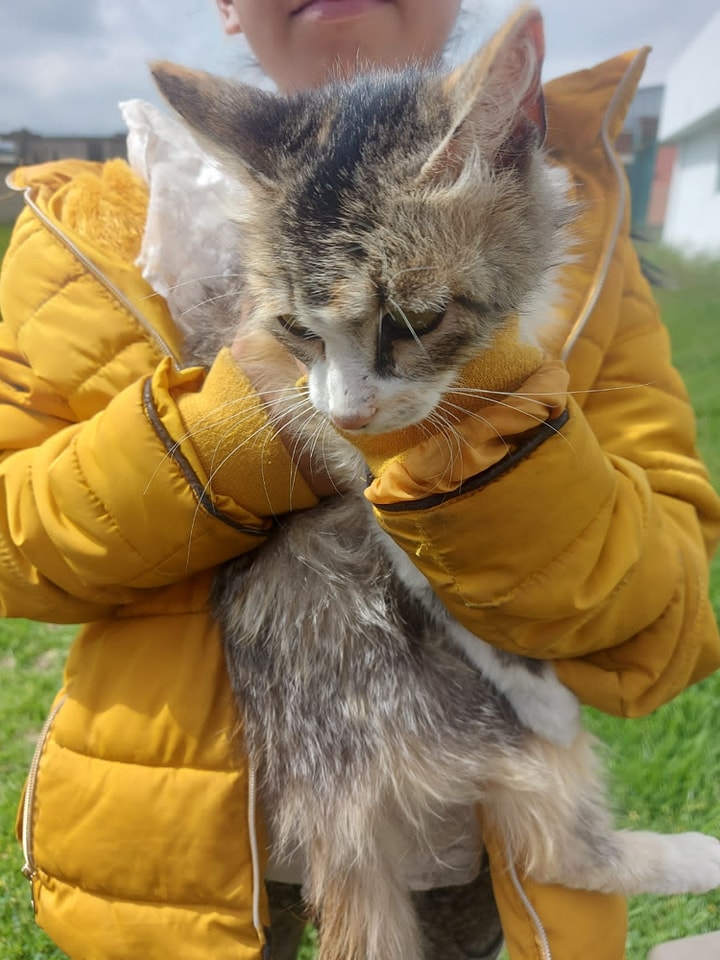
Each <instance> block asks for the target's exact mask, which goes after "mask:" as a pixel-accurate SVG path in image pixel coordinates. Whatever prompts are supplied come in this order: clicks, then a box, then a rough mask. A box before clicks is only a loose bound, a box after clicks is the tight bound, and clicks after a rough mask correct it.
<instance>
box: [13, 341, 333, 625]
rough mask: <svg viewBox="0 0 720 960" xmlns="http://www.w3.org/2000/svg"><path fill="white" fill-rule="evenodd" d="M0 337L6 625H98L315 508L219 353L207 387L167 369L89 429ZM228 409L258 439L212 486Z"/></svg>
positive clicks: (130, 390) (192, 375) (250, 394)
mask: <svg viewBox="0 0 720 960" xmlns="http://www.w3.org/2000/svg"><path fill="white" fill-rule="evenodd" d="M0 336H1V339H0V344H1V345H0V382H1V383H2V386H1V387H0V390H1V391H2V394H1V400H0V402H1V403H2V407H3V416H2V425H1V426H0V433H1V434H2V446H3V448H4V452H3V454H2V459H1V460H0V611H1V612H2V614H3V615H4V616H12V617H30V618H34V619H44V620H53V621H80V620H87V619H94V618H96V617H98V616H102V615H107V614H108V612H109V611H110V610H111V609H112V608H113V607H115V606H117V605H118V604H123V603H128V602H131V601H132V600H134V599H137V596H138V592H139V591H142V590H146V589H148V588H153V587H161V586H164V585H166V584H168V583H171V582H174V581H177V580H181V579H183V578H185V577H186V576H188V575H189V574H191V573H193V572H195V571H197V570H201V569H205V568H208V567H211V566H214V565H216V564H218V563H221V562H223V561H225V560H228V559H230V558H231V557H233V556H236V555H238V554H241V553H243V552H245V551H247V550H251V549H253V548H255V547H257V546H259V544H260V543H261V542H262V541H263V538H264V536H265V535H266V534H267V532H268V530H269V529H270V528H271V526H272V517H273V515H274V514H280V513H283V512H286V511H287V510H290V509H293V508H297V507H303V506H310V505H312V504H313V503H314V502H316V501H315V498H314V495H313V494H312V493H311V492H310V490H309V489H308V488H307V486H306V485H305V484H304V482H303V480H302V478H301V477H299V476H298V475H297V471H296V470H294V469H293V466H292V464H291V461H290V458H289V456H288V454H287V453H286V451H285V449H284V447H283V446H282V444H281V443H280V442H279V441H278V440H277V439H275V438H274V436H273V434H272V432H271V431H265V430H264V429H263V427H264V424H265V414H264V412H263V410H262V408H261V407H260V405H259V401H258V400H257V398H256V395H255V393H254V391H252V389H251V388H250V386H249V384H248V382H247V381H246V380H245V378H244V377H243V376H242V375H241V373H240V372H239V370H238V368H237V366H236V364H235V363H234V362H233V361H232V359H231V358H230V357H229V355H228V354H227V353H223V354H221V355H220V357H219V358H218V360H217V362H216V364H215V365H214V366H213V368H212V369H211V370H210V372H209V374H208V376H207V378H206V379H205V380H204V378H203V374H202V372H201V371H199V370H193V371H190V372H186V373H178V372H177V371H175V370H174V369H173V367H172V365H171V363H170V361H164V362H163V363H161V364H160V365H159V366H158V368H157V370H156V371H155V372H154V374H153V376H152V377H147V378H145V379H140V380H138V381H137V382H136V383H133V384H132V385H130V386H128V387H127V388H126V389H124V390H122V391H121V392H120V393H119V394H118V396H117V397H115V398H114V399H113V400H112V401H111V402H110V403H109V405H108V406H107V408H106V409H104V410H103V411H101V412H100V413H98V414H97V415H96V416H94V417H93V418H92V419H90V420H89V421H86V422H80V423H70V422H68V421H67V420H64V419H63V416H62V414H63V410H62V401H61V400H60V399H59V398H57V397H55V396H52V395H48V394H47V392H46V391H45V389H44V385H43V384H42V382H41V381H38V380H37V379H36V378H34V377H33V374H32V371H30V370H29V369H28V368H27V367H26V366H25V365H24V363H23V361H22V358H21V357H20V356H19V355H18V354H17V352H16V348H14V347H13V345H12V343H11V342H10V338H9V337H8V330H7V328H6V327H4V326H0ZM203 380H204V382H203ZM230 395H232V398H233V403H234V404H235V402H236V401H237V405H234V406H233V410H234V411H237V410H242V429H243V430H244V431H245V433H244V435H247V436H250V435H252V434H253V433H254V431H255V430H258V431H260V432H259V433H258V434H257V435H256V436H255V438H254V440H252V441H251V442H249V443H248V444H246V445H245V446H241V447H239V448H238V450H237V453H236V454H234V455H230V457H231V458H230V459H229V460H228V462H227V463H226V464H224V465H223V466H222V468H221V470H220V471H219V472H218V474H217V475H216V476H215V477H214V478H213V479H212V480H211V479H210V478H211V473H212V472H213V470H214V469H215V465H218V466H219V465H220V463H221V460H222V459H223V457H224V456H226V455H229V454H228V453H227V451H225V450H223V451H222V453H221V454H220V453H218V447H219V444H220V443H221V442H222V439H223V437H224V434H225V432H226V430H227V424H226V423H225V422H224V420H225V418H226V417H227V414H225V413H223V412H222V410H223V404H224V403H225V402H226V400H227V398H228V396H230ZM218 457H219V459H218ZM213 459H215V465H213ZM291 478H293V479H294V481H295V486H294V490H293V491H292V492H291V489H290V484H291Z"/></svg>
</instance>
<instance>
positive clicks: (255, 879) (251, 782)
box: [248, 758, 265, 943]
mask: <svg viewBox="0 0 720 960" xmlns="http://www.w3.org/2000/svg"><path fill="white" fill-rule="evenodd" d="M256 807H257V773H256V771H255V764H254V762H253V761H252V760H251V759H249V758H248V836H249V838H250V860H251V863H252V922H253V926H254V927H255V931H256V932H257V935H258V937H259V939H260V943H264V942H265V930H264V929H263V924H262V920H261V917H260V852H259V845H258V838H257V822H256V817H255V812H256Z"/></svg>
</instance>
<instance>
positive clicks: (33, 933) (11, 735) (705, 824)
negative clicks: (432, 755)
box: [0, 226, 720, 960]
mask: <svg viewBox="0 0 720 960" xmlns="http://www.w3.org/2000/svg"><path fill="white" fill-rule="evenodd" d="M6 239H7V231H6V230H5V229H4V228H3V227H2V226H0V251H1V250H2V248H3V242H4V241H6ZM658 256H659V257H660V258H661V260H662V262H663V263H664V264H665V265H666V267H667V269H668V270H669V271H670V275H671V277H672V279H673V281H674V283H675V288H673V289H664V290H660V291H659V292H658V297H659V299H660V301H661V303H662V307H663V312H664V316H665V318H666V321H667V323H668V326H669V328H670V331H671V334H672V338H673V345H674V351H675V358H676V363H677V365H678V366H679V367H680V369H681V371H682V372H683V374H684V376H685V378H686V382H687V385H688V389H689V390H690V393H691V396H692V398H693V401H694V403H695V406H696V409H697V412H698V429H699V445H700V448H701V450H702V451H703V453H704V455H705V457H706V459H707V461H708V464H709V465H710V467H711V470H712V472H713V475H714V478H715V481H716V483H717V484H720V264H717V263H715V264H713V263H701V262H695V263H689V264H686V263H683V262H681V261H679V260H677V259H676V258H673V257H670V256H669V255H666V254H664V253H662V252H660V253H659V254H658ZM712 591H713V599H714V602H715V608H716V611H717V612H719V613H720V564H718V563H717V562H716V564H715V566H714V571H713V586H712ZM71 634H72V630H71V629H69V628H60V627H51V626H37V625H32V624H29V623H24V622H14V623H13V622H5V623H2V622H0V690H1V691H2V695H1V697H0V731H2V735H0V957H1V958H2V960H39V958H55V960H58V958H60V957H61V956H62V955H61V954H60V953H59V952H58V951H57V950H55V949H54V948H53V947H52V946H51V945H50V944H49V942H48V940H47V938H46V937H45V936H44V935H43V934H42V932H40V931H38V930H37V929H36V928H35V926H34V923H33V918H32V911H31V909H30V906H29V904H28V886H27V883H26V881H25V880H24V879H23V877H22V876H21V875H20V866H21V865H22V857H21V854H20V852H19V849H18V847H17V845H16V843H15V840H14V838H13V836H12V833H13V821H14V816H15V806H16V801H17V797H18V795H19V793H20V789H21V784H22V780H23V777H24V773H25V770H26V768H27V765H28V762H29V759H30V756H31V753H32V749H33V743H34V738H35V736H36V734H37V732H38V730H39V728H40V726H41V724H42V721H43V719H44V716H45V712H46V709H47V706H48V704H49V702H50V699H51V697H52V694H53V691H54V690H55V688H56V686H57V684H58V681H59V678H60V673H61V666H62V661H63V657H64V654H65V652H66V650H67V647H68V644H69V642H70V638H71ZM719 704H720V674H719V675H717V676H715V677H713V678H710V679H709V680H707V681H705V682H704V683H702V684H699V685H698V686H697V687H695V688H693V689H691V690H689V691H687V692H686V693H685V694H683V695H682V696H681V697H680V698H678V700H676V701H675V702H674V703H673V704H670V705H669V706H667V707H664V708H663V709H661V710H659V711H658V712H657V713H656V714H654V715H653V716H652V717H649V718H647V719H644V720H639V721H632V722H628V721H624V722H623V721H617V720H614V719H612V718H609V717H605V716H601V715H599V714H596V713H594V712H592V711H587V714H588V723H589V725H590V726H591V728H592V729H593V730H594V731H595V732H596V733H597V734H598V735H599V736H601V737H602V739H603V740H605V742H606V743H608V744H609V745H610V747H611V749H610V751H608V756H609V764H610V774H611V779H612V782H613V794H614V798H615V802H616V806H617V809H618V811H619V813H618V820H619V822H620V823H621V824H625V825H629V826H636V827H639V826H642V827H648V828H655V829H659V830H669V831H675V830H684V829H700V830H705V831H708V832H713V833H715V834H717V835H720V803H719V802H718V798H717V797H718V783H719V782H720V737H719V736H718V734H717V729H716V727H715V721H716V718H717V715H718V705H719ZM630 909H631V933H630V938H629V944H628V960H645V957H646V954H647V951H648V950H649V948H650V947H651V946H652V945H653V944H655V943H659V942H661V941H663V940H666V939H670V938H672V937H677V936H684V935H689V934H693V933H702V932H706V931H709V930H713V929H717V928H720V916H718V912H719V911H720V894H718V893H714V894H711V895H709V896H705V897H672V898H655V897H638V898H637V899H635V900H634V901H633V902H632V903H631V908H630ZM304 953H305V960H309V958H310V956H311V954H312V949H311V948H310V947H309V946H308V947H307V948H306V949H305V950H304Z"/></svg>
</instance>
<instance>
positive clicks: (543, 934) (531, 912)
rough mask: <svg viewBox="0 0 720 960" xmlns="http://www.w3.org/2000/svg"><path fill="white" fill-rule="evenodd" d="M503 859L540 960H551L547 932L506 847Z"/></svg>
mask: <svg viewBox="0 0 720 960" xmlns="http://www.w3.org/2000/svg"><path fill="white" fill-rule="evenodd" d="M505 859H506V860H507V864H508V873H509V874H510V879H511V880H512V885H513V886H514V887H515V892H516V893H517V895H518V896H519V897H520V900H521V902H522V905H523V907H525V912H526V913H527V915H528V917H529V918H530V923H531V924H532V926H533V929H534V931H535V939H536V940H537V943H538V946H539V947H540V955H541V960H552V951H551V950H550V939H549V937H548V935H547V930H546V929H545V927H544V926H543V922H542V920H541V919H540V916H539V914H538V912H537V910H536V909H535V907H534V906H533V905H532V903H530V899H529V897H528V895H527V894H526V893H525V891H524V890H523V887H522V884H521V883H520V878H519V877H518V875H517V870H516V869H515V864H514V863H513V861H512V858H511V856H510V848H509V847H506V849H505Z"/></svg>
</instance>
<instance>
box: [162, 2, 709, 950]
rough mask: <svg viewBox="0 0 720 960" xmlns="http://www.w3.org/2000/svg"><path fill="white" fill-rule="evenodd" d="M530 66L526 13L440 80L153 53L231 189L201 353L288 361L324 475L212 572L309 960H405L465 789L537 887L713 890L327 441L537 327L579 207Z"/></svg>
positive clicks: (689, 844) (541, 672)
mask: <svg viewBox="0 0 720 960" xmlns="http://www.w3.org/2000/svg"><path fill="white" fill-rule="evenodd" d="M541 58H542V38H541V31H540V26H539V15H537V14H536V13H535V12H534V11H527V10H526V11H524V12H523V13H521V14H520V15H518V17H517V18H516V20H515V21H514V24H513V26H512V28H511V29H508V30H506V31H504V32H503V34H502V35H501V36H500V38H499V39H496V40H494V41H493V42H491V43H490V44H489V45H487V46H486V47H484V48H483V49H482V50H480V51H479V52H478V53H477V54H476V55H475V56H474V57H472V58H471V59H470V60H469V61H468V63H467V64H466V65H465V66H464V67H462V68H459V69H458V70H456V71H454V72H453V73H451V74H445V73H443V72H442V71H440V70H439V69H438V70H432V69H424V68H423V69H421V68H408V69H406V70H404V71H398V72H393V73H390V72H381V73H367V74H362V75H360V76H358V77H357V78H355V79H354V80H351V81H341V80H338V81H333V82H330V83H328V85H327V86H324V87H322V88H320V89H317V90H313V91H306V92H301V93H297V94H294V95H292V96H281V95H277V94H273V93H269V92H264V91H259V90H255V89H253V88H251V87H248V86H246V85H243V84H239V83H235V82H232V81H228V80H223V79H219V78H215V77H212V76H210V75H207V74H201V73H197V72H193V71H189V70H186V69H184V68H181V67H177V66H174V65H172V64H157V65H155V66H154V69H153V73H154V76H155V79H156V82H157V84H158V86H159V88H160V90H161V92H162V94H163V95H164V97H165V98H166V100H167V101H168V103H169V104H170V105H171V106H172V107H173V108H174V109H175V110H176V111H177V112H178V113H179V115H180V116H181V117H182V118H183V119H184V120H185V122H186V123H187V124H188V125H189V127H190V128H191V129H192V130H193V131H194V132H195V134H196V135H197V136H198V138H199V139H200V141H201V142H202V143H203V145H204V146H205V147H206V149H208V151H210V152H211V153H213V154H214V155H215V156H217V157H218V158H219V162H221V163H222V164H223V165H224V167H225V169H226V170H227V173H228V177H230V178H234V179H238V180H239V181H240V182H241V183H242V184H243V185H244V187H245V190H246V198H245V200H244V201H243V203H242V205H241V209H238V210H236V211H235V216H236V217H237V219H238V221H239V223H240V231H241V234H242V237H243V254H242V264H241V265H239V267H238V272H241V271H242V274H243V282H242V283H241V284H238V289H237V298H236V300H237V307H236V308H235V309H234V310H231V311H229V312H228V311H226V312H225V316H224V320H223V321H217V322H214V326H215V335H216V336H218V337H219V340H217V342H215V341H212V343H213V346H212V350H214V349H215V348H216V346H217V343H219V342H223V341H224V342H229V340H230V339H231V338H232V336H233V334H234V332H235V330H236V328H237V326H238V324H239V323H244V324H247V325H248V328H252V327H253V326H255V327H260V328H262V329H267V330H269V331H270V332H271V333H272V334H273V335H274V336H275V337H277V338H278V340H280V342H281V343H283V344H284V345H285V346H286V347H287V349H288V350H289V351H290V352H291V353H292V354H294V355H295V356H296V357H297V358H298V359H299V360H300V361H301V362H302V363H303V364H304V365H305V367H306V368H307V371H308V376H307V385H306V386H305V387H298V388H297V389H294V390H292V391H288V397H287V403H288V410H289V413H288V417H291V418H294V422H295V425H296V429H297V436H298V445H299V446H303V445H307V446H308V448H311V447H312V448H314V449H317V450H318V451H320V455H321V456H322V458H323V459H324V466H325V468H326V469H328V470H329V471H330V473H331V475H332V476H333V477H335V478H336V479H337V482H338V486H339V487H340V488H341V489H342V490H343V495H342V496H338V497H333V498H329V499H326V500H323V501H321V502H320V504H319V505H318V506H317V507H316V508H314V509H312V510H308V511H305V512H299V513H297V514H293V515H291V516H287V517H282V518H280V519H279V521H278V523H277V524H276V526H275V529H274V531H273V533H272V534H271V535H270V537H269V538H268V540H267V542H266V543H265V545H264V546H263V547H262V549H260V550H259V551H257V552H256V553H254V554H252V555H250V556H246V557H243V558H240V559H238V560H236V561H233V562H232V563H230V564H228V565H227V566H226V567H225V568H224V569H223V570H222V571H221V572H220V573H219V574H218V576H217V577H216V582H215V586H214V608H215V612H216V615H217V617H218V619H219V622H220V624H221V625H222V629H223V634H224V637H225V644H226V653H227V663H228V669H229V673H230V677H231V680H232V684H233V687H234V690H235V693H236V696H237V702H238V706H239V710H240V712H241V715H242V719H243V731H244V737H245V742H246V746H247V750H248V754H249V757H250V761H251V763H252V765H253V766H254V768H255V769H257V771H258V773H259V776H260V781H261V784H262V794H263V800H264V804H265V808H266V811H267V815H268V818H269V820H270V822H271V826H272V835H273V837H274V843H275V845H276V847H277V850H278V851H279V853H280V854H281V855H282V854H287V855H290V854H292V853H293V851H295V850H297V849H299V850H301V851H302V852H303V854H304V858H305V861H306V865H307V875H306V877H305V893H306V896H307V899H308V902H309V904H310V906H311V908H312V910H313V911H314V913H315V914H316V915H317V916H318V917H319V918H320V924H321V937H320V958H321V960H341V958H342V960H419V958H420V957H421V956H422V955H423V945H422V937H421V933H420V926H419V923H418V918H417V916H416V914H415V912H414V910H413V906H412V898H411V895H410V892H409V890H408V883H407V877H406V875H405V863H406V861H407V857H408V853H409V851H413V850H416V849H421V850H423V849H425V850H428V851H429V852H430V853H432V852H437V854H438V856H440V855H441V853H440V851H442V850H443V849H445V848H446V846H447V845H448V844H452V843H453V842H455V841H457V840H459V839H460V838H459V836H456V835H454V832H453V831H454V830H456V827H455V825H456V824H457V823H459V822H462V811H464V810H466V809H467V808H468V807H472V806H473V805H475V804H479V805H481V806H482V809H483V815H484V817H485V819H486V821H487V822H488V823H490V824H492V825H493V826H494V827H495V828H496V829H497V830H498V831H499V832H500V834H501V835H502V836H503V837H504V839H505V843H506V846H507V852H508V856H509V858H510V860H511V861H512V862H514V863H516V864H518V865H519V867H520V868H521V869H522V870H524V871H526V872H527V874H528V875H529V876H531V877H532V878H534V879H535V880H537V881H540V882H543V883H551V884H564V885H565V886H568V887H575V888H581V889H588V890H596V891H602V892H619V893H623V894H626V895H630V894H636V893H640V892H652V893H674V892H689V891H705V890H708V889H711V888H713V887H715V886H718V885H720V843H718V841H717V840H715V839H714V838H712V837H707V836H704V835H702V834H696V833H688V834H680V835H677V836H665V835H659V834H654V833H649V832H641V831H638V832H631V831H616V830H614V828H613V825H612V821H611V816H610V814H609V812H608V807H607V803H606V799H605V791H604V786H603V781H602V776H601V773H600V771H599V769H598V764H597V762H596V759H595V756H594V752H593V741H592V738H591V737H590V736H589V735H588V734H587V733H586V732H585V731H583V730H582V729H581V726H580V714H579V708H578V703H577V701H576V699H575V697H574V696H573V695H572V693H571V692H570V691H569V690H567V689H566V688H565V687H563V686H562V685H561V684H560V682H559V681H558V679H557V677H556V675H555V672H554V670H553V668H552V666H551V665H550V664H548V663H541V662H534V661H531V660H525V659H524V658H519V657H511V656H510V655H507V654H504V653H501V652H499V651H496V650H495V649H493V648H492V647H491V646H489V645H488V644H485V643H483V641H482V640H480V639H479V638H477V637H475V636H474V635H472V634H470V633H469V632H468V631H467V630H465V629H464V628H463V627H462V626H460V625H459V624H458V623H457V622H455V621H454V620H452V619H451V617H450V616H449V615H448V613H447V612H446V611H445V609H444V608H443V606H442V605H441V603H440V602H439V600H438V599H437V598H436V597H435V595H434V594H433V592H432V590H431V589H430V587H429V585H428V583H427V582H426V581H425V579H424V577H423V576H422V575H421V574H420V573H419V572H418V570H417V569H416V567H415V566H414V565H413V563H412V562H411V560H410V559H409V558H408V557H407V556H406V555H405V553H404V552H403V551H402V550H401V549H400V548H399V547H398V546H397V545H396V544H395V543H394V542H393V541H391V540H390V539H389V538H388V537H387V536H386V535H385V534H384V533H383V531H382V530H381V529H380V527H379V526H378V524H377V523H376V522H375V520H374V517H373V515H372V511H371V508H370V506H369V504H368V502H367V501H366V500H365V498H364V497H363V488H364V485H365V476H366V466H365V463H364V461H363V458H362V457H361V455H360V454H359V453H358V452H357V450H356V449H355V447H353V446H352V445H351V444H350V443H349V442H348V440H347V439H346V438H345V437H343V435H342V432H341V431H342V430H345V431H362V432H365V433H371V434H382V433H386V432H390V431H393V430H397V429H401V428H405V427H407V426H409V425H411V424H416V423H418V422H421V421H426V422H427V421H428V418H432V415H433V413H434V411H436V410H437V408H438V405H439V404H440V402H441V400H442V398H443V396H444V395H445V394H446V393H447V392H448V390H450V389H451V387H452V386H453V384H454V383H455V382H456V380H457V377H458V374H459V371H460V370H461V369H462V367H463V365H464V364H465V363H466V362H467V361H468V360H469V359H471V358H472V357H473V356H474V355H476V354H477V353H478V352H479V351H481V350H482V349H483V348H484V347H486V346H487V344H488V343H489V342H490V341H491V340H492V337H493V336H494V334H495V333H496V332H497V331H498V330H501V329H503V327H504V325H505V324H506V323H507V322H508V321H507V318H509V317H511V316H519V317H520V324H521V330H522V335H523V337H524V338H525V339H527V340H528V341H530V340H531V339H532V337H533V336H535V335H536V331H537V329H538V326H539V324H540V323H542V322H543V321H545V320H546V319H547V316H548V311H549V310H550V309H551V302H552V297H553V295H554V289H555V288H554V281H555V277H556V271H557V267H558V264H562V262H563V261H564V260H566V259H567V256H568V245H569V243H570V239H569V229H568V225H569V224H570V223H571V220H572V216H573V208H572V205H571V203H570V201H569V200H568V184H567V178H566V175H565V173H564V172H563V170H562V169H561V168H560V167H558V166H556V165H553V164H551V163H550V162H549V161H548V160H547V158H546V156H545V154H544V153H543V149H542V142H543V135H544V128H543V124H544V109H543V103H542V88H541V85H540V63H541ZM226 302H227V300H225V301H224V303H226ZM248 303H249V304H250V305H251V308H250V310H249V313H248V311H247V310H246V312H244V313H242V314H241V307H240V305H241V304H248ZM218 330H219V331H220V333H219V334H218ZM201 336H202V331H201ZM206 339H208V340H211V337H210V334H209V332H206ZM212 350H211V351H210V352H211V353H212ZM337 428H340V430H338V429H337ZM448 442H449V443H452V434H451V433H450V434H448ZM481 542H482V541H481V539H480V541H479V549H480V544H481Z"/></svg>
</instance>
